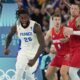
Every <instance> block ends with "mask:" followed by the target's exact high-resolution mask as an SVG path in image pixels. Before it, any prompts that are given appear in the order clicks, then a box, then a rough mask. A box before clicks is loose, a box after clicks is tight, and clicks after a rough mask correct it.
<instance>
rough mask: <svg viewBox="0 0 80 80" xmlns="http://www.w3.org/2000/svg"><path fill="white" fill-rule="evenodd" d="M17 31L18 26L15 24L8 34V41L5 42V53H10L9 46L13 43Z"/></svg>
mask: <svg viewBox="0 0 80 80" xmlns="http://www.w3.org/2000/svg"><path fill="white" fill-rule="evenodd" d="M15 33H16V26H13V27H12V28H11V31H10V32H9V34H8V35H7V38H6V42H5V49H4V54H5V55H8V53H9V50H8V47H9V45H10V43H11V40H12V37H13V35H14V34H15Z"/></svg>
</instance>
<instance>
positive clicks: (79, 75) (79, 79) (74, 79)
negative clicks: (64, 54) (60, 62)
mask: <svg viewBox="0 0 80 80" xmlns="http://www.w3.org/2000/svg"><path fill="white" fill-rule="evenodd" d="M79 70H80V68H75V67H70V68H69V76H70V78H71V80H80V71H79Z"/></svg>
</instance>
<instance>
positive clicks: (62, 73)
mask: <svg viewBox="0 0 80 80" xmlns="http://www.w3.org/2000/svg"><path fill="white" fill-rule="evenodd" d="M60 74H61V76H65V75H67V71H66V70H65V69H62V68H61V69H60Z"/></svg>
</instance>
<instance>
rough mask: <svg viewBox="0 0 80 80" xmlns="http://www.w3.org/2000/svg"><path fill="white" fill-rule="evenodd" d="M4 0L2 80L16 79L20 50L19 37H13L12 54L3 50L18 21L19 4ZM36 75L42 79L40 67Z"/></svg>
mask: <svg viewBox="0 0 80 80" xmlns="http://www.w3.org/2000/svg"><path fill="white" fill-rule="evenodd" d="M3 2H4V3H3V6H2V12H1V16H0V80H14V74H15V63H16V56H17V50H18V39H17V37H16V36H14V37H13V40H12V43H11V44H10V54H9V55H8V56H5V55H4V53H3V50H4V46H5V39H6V36H7V33H8V32H9V30H10V27H11V26H12V25H13V24H15V21H16V15H15V12H16V9H17V4H16V3H14V0H3ZM35 75H36V78H37V80H42V74H41V71H40V69H38V71H37V72H36V74H35ZM23 80H25V79H23Z"/></svg>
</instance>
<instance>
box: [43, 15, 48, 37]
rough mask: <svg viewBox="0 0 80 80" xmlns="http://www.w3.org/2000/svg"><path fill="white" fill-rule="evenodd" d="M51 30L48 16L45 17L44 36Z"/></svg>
mask: <svg viewBox="0 0 80 80" xmlns="http://www.w3.org/2000/svg"><path fill="white" fill-rule="evenodd" d="M48 30H49V18H48V16H44V17H43V33H44V36H45V35H46V32H47V31H48Z"/></svg>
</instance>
